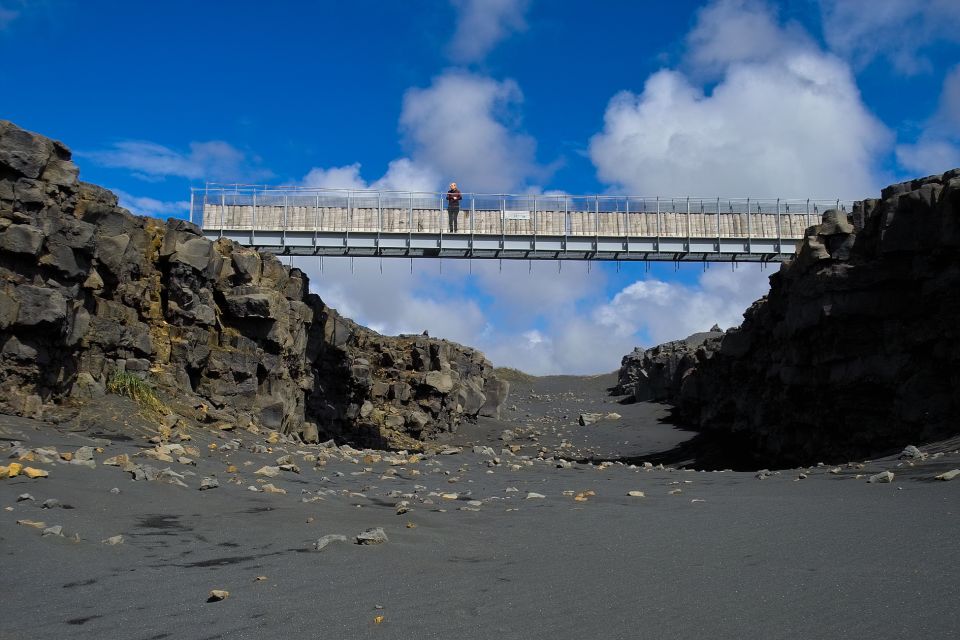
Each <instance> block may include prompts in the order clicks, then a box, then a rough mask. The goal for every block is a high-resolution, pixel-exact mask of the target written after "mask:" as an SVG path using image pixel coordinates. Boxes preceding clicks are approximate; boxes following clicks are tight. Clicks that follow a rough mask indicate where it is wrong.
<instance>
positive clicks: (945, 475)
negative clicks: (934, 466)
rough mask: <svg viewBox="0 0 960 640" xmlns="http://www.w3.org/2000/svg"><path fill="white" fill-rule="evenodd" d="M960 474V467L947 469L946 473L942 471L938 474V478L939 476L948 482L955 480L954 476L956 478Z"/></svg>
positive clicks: (939, 478)
mask: <svg viewBox="0 0 960 640" xmlns="http://www.w3.org/2000/svg"><path fill="white" fill-rule="evenodd" d="M958 476H960V469H951V470H950V471H947V472H945V473H941V474H940V475H938V476H937V477H936V478H937V480H943V481H944V482H948V481H950V480H953V479H954V478H956V477H958Z"/></svg>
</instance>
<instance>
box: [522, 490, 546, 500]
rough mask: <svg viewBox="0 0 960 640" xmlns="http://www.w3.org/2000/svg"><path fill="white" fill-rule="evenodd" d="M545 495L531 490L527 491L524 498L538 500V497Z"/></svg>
mask: <svg viewBox="0 0 960 640" xmlns="http://www.w3.org/2000/svg"><path fill="white" fill-rule="evenodd" d="M546 497H547V496H545V495H543V494H542V493H537V492H536V491H531V492H529V493H528V494H527V498H526V499H527V500H540V499H542V498H546Z"/></svg>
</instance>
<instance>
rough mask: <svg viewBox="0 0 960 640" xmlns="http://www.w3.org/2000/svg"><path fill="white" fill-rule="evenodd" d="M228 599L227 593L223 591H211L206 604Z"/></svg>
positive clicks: (228, 594) (228, 593)
mask: <svg viewBox="0 0 960 640" xmlns="http://www.w3.org/2000/svg"><path fill="white" fill-rule="evenodd" d="M229 597H230V592H229V591H224V590H223V589H212V590H211V591H210V595H209V597H207V602H220V601H221V600H226V599H227V598H229Z"/></svg>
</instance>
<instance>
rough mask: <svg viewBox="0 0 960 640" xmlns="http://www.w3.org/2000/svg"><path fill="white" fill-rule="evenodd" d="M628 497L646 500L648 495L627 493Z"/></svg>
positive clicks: (636, 492) (634, 492)
mask: <svg viewBox="0 0 960 640" xmlns="http://www.w3.org/2000/svg"><path fill="white" fill-rule="evenodd" d="M627 495H628V496H630V497H631V498H646V497H647V494H645V493H644V492H643V491H627Z"/></svg>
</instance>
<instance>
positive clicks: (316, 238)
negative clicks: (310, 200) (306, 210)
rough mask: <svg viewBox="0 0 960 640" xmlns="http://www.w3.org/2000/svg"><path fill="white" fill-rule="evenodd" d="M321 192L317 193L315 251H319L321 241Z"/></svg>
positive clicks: (314, 234)
mask: <svg viewBox="0 0 960 640" xmlns="http://www.w3.org/2000/svg"><path fill="white" fill-rule="evenodd" d="M319 236H320V194H319V193H318V194H317V212H316V215H315V216H314V224H313V251H314V252H316V251H317V245H318V244H319V243H320V240H319Z"/></svg>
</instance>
